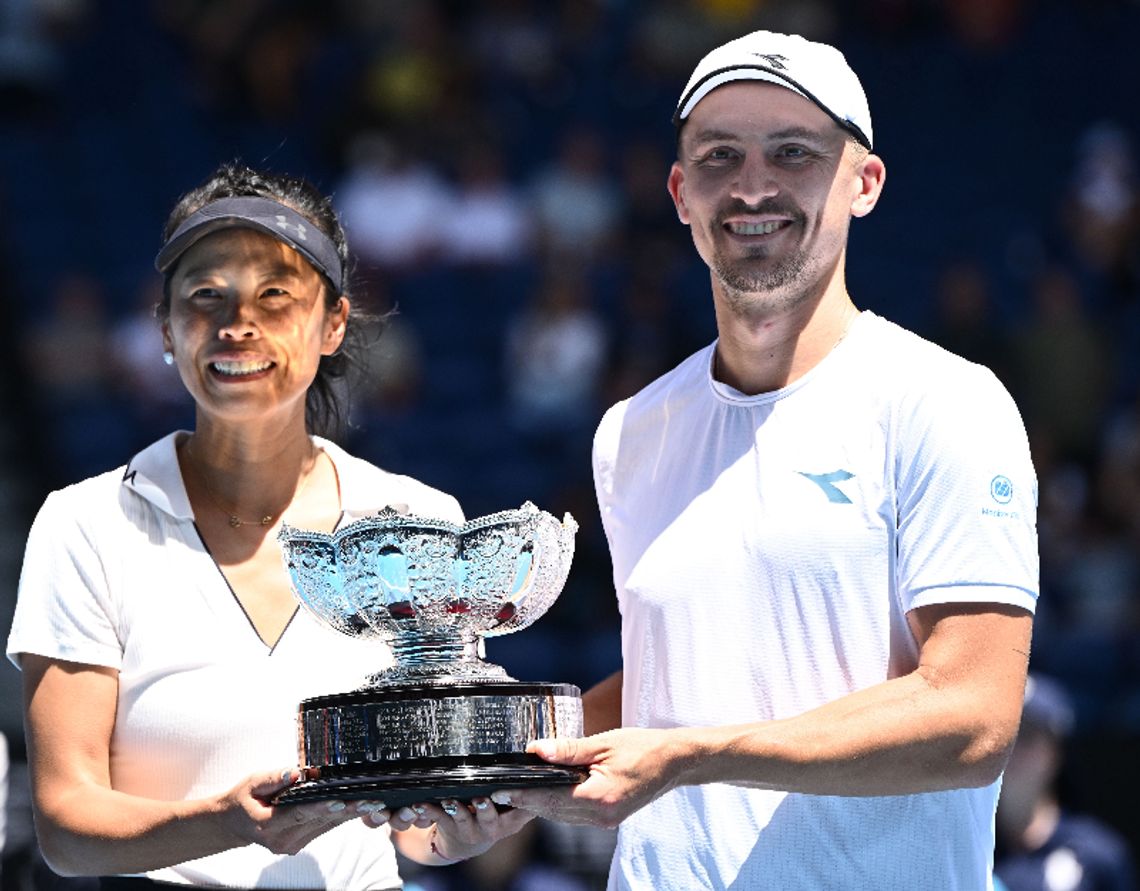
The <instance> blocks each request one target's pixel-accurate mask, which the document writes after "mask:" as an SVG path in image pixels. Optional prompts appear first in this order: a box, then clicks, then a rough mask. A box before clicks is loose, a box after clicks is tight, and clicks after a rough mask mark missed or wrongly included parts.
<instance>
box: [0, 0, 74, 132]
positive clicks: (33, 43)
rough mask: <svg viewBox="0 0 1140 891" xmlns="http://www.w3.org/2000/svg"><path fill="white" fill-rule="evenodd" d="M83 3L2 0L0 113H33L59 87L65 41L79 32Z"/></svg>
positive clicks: (50, 101) (64, 0)
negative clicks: (0, 111)
mask: <svg viewBox="0 0 1140 891" xmlns="http://www.w3.org/2000/svg"><path fill="white" fill-rule="evenodd" d="M88 13H89V3H88V0H52V2H45V0H4V2H3V3H0V109H3V110H4V112H5V113H6V115H10V114H11V113H12V112H15V111H28V110H33V111H34V110H38V109H40V108H42V107H44V106H46V105H50V104H52V103H54V101H55V100H56V98H57V97H56V93H57V91H58V90H59V89H60V88H61V86H62V81H63V73H64V65H65V54H64V43H65V41H66V39H67V38H68V37H69V36H70V35H71V34H73V33H74V32H76V31H78V30H80V29H82V27H83V26H84V25H85V23H86V20H87V15H88Z"/></svg>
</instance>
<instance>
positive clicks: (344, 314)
mask: <svg viewBox="0 0 1140 891" xmlns="http://www.w3.org/2000/svg"><path fill="white" fill-rule="evenodd" d="M350 308H351V306H350V304H349V302H348V298H347V297H339V298H337V302H336V306H334V307H333V308H332V309H330V310H329V311H328V313H327V314H326V316H325V342H324V344H323V346H322V348H321V355H322V356H331V355H332V354H333V353H335V352H336V351H337V350H339V349H340V345H341V344H342V343H343V342H344V332H345V330H346V329H347V327H348V311H349V309H350Z"/></svg>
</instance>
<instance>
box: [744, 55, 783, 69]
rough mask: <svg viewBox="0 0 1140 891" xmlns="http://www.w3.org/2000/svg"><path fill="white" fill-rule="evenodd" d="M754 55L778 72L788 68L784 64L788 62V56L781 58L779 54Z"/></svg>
mask: <svg viewBox="0 0 1140 891" xmlns="http://www.w3.org/2000/svg"><path fill="white" fill-rule="evenodd" d="M752 55H754V56H758V57H759V58H761V59H763V60H764V61H765V62H767V63H768V64H769V65H770V66H771V67H773V68H775V69H776V70H777V71H783V70H784V69H785V68H787V67H788V66H787V65H785V64H784V63H785V62H786V61H788V57H787V56H781V55H780V54H779V53H753V54H752Z"/></svg>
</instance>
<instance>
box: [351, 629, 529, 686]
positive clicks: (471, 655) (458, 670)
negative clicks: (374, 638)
mask: <svg viewBox="0 0 1140 891" xmlns="http://www.w3.org/2000/svg"><path fill="white" fill-rule="evenodd" d="M391 647H392V655H393V657H394V658H395V660H396V664H395V665H393V666H392V667H391V668H389V669H386V670H385V671H382V672H379V673H378V674H375V675H372V676H371V677H370V678H369V679H368V682H369V683H370V684H373V685H377V684H435V683H451V682H455V681H509V680H513V679H512V678H511V677H510V675H508V674H507V673H506V671H504V670H503V669H502V668H501V667H500V666H498V665H495V664H494V663H491V662H487V661H485V660H484V659H483V658H482V657H481V654H480V649H481V648H480V640H479V637H478V636H477V635H476V634H474V633H473V632H470V631H464V632H460V633H458V634H457V633H456V631H454V630H449V631H435V632H430V631H428V632H425V631H416V632H414V633H411V634H399V635H397V636H396V637H394V638H393V639H392V641H391Z"/></svg>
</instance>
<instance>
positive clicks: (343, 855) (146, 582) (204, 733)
mask: <svg viewBox="0 0 1140 891" xmlns="http://www.w3.org/2000/svg"><path fill="white" fill-rule="evenodd" d="M179 435H180V434H171V435H170V436H168V437H166V438H164V439H162V440H160V441H159V442H157V443H155V444H154V445H152V446H150V447H148V448H147V449H145V450H144V451H142V452H140V453H139V454H138V455H136V456H135V457H134V458H133V459H132V460H131V462H130V464H128V465H127V466H126V467H125V468H119V469H118V470H116V471H112V472H110V473H105V474H102V475H101V476H97V477H93V478H91V479H89V480H86V481H84V482H82V483H79V484H77V485H74V486H69V487H68V488H66V489H63V490H61V491H59V492H53V493H52V494H51V495H49V496H48V498H47V500H46V501H45V502H44V505H43V507H42V508H41V509H40V512H39V514H38V516H37V517H36V520H35V522H34V524H33V526H32V530H31V533H30V535H29V537H28V545H27V552H26V555H25V559H24V566H23V572H22V574H21V578H20V590H19V599H18V602H17V605H16V612H15V617H14V620H13V623H12V630H11V634H10V636H9V638H8V655H9V657H10V658H11V659H12V661H13V662H15V663H16V664H17V665H18V664H19V657H20V655H21V654H22V653H36V654H39V655H43V656H49V657H52V658H55V659H63V660H67V661H69V662H80V663H86V664H90V665H102V666H107V667H110V668H114V669H117V670H118V672H119V696H118V712H117V715H116V719H115V728H114V732H113V735H112V738H111V753H110V755H111V763H110V768H111V783H112V785H113V787H114V788H115V789H118V790H121V791H124V792H129V793H132V794H135V795H141V796H146V797H148V798H156V799H163V800H176V799H188V798H196V797H201V796H208V795H213V794H217V793H219V792H223V791H225V790H227V789H229V788H231V787H232V786H233V785H234V784H235V783H236V782H238V781H239V780H240V779H242V778H243V777H245V776H247V775H248V774H250V773H253V772H257V771H265V770H276V769H283V768H285V767H288V766H290V765H295V764H297V762H298V750H297V728H296V715H297V706H298V703H299V702H300V700H302V699H304V698H306V697H309V696H314V695H319V694H323V693H338V692H344V691H348V690H352V689H355V688H356V687H358V686H359V685H360V683H361V681H362V680H363V679H364V677H365V676H366V675H367V674H369V673H371V672H374V671H377V670H379V669H381V668H384V667H387V666H388V665H390V664H391V653H390V651H389V650H388V648H387V647H386V646H385V645H383V644H381V643H379V642H362V641H355V640H350V639H349V638H346V637H344V636H343V635H341V634H339V633H338V632H335V631H333V630H331V629H328V628H327V627H325V626H324V625H322V624H321V623H319V622H318V621H317V620H316V619H314V618H313V617H312V616H311V615H310V614H309V613H308V612H307V611H306V610H304V609H299V610H298V612H297V613H296V614H295V615H294V617H293V619H292V621H291V622H290V624H289V626H288V627H287V628H286V629H285V631H284V633H283V634H282V636H281V638H280V640H279V641H278V642H277V644H276V645H275V646H274V647H272V648H270V647H269V646H267V645H266V644H265V643H264V642H263V641H262V640H261V638H260V637H259V636H258V635H257V632H256V631H255V630H254V628H253V625H252V624H251V623H250V621H249V619H248V618H247V617H246V615H245V613H244V611H243V610H242V607H241V605H240V604H239V602H238V601H237V599H236V598H235V597H234V595H233V592H232V591H231V589H230V587H229V585H228V584H227V582H226V580H225V578H224V576H223V575H222V573H221V571H220V569H219V568H218V566H217V564H216V563H215V562H214V560H213V558H212V557H211V556H210V554H209V553H208V552H207V550H206V547H205V545H204V544H203V542H202V539H201V537H200V536H199V534H198V532H197V529H196V527H195V525H194V520H193V514H192V512H191V508H190V503H189V500H188V499H187V497H186V491H185V489H184V487H183V484H182V478H181V474H180V472H179V469H178V461H177V456H176V453H175V443H176V439H177V437H178V436H179ZM314 442H315V443H316V445H318V446H319V447H320V448H321V449H323V450H324V452H325V453H326V454H327V455H328V456H329V458H330V459H331V460H332V462H333V464H334V466H335V467H336V471H337V475H338V477H339V481H340V489H341V499H342V507H343V509H344V510H345V511H346V514H352V513H360V514H365V513H370V512H375V511H377V510H379V509H380V508H383V507H384V506H386V505H402V506H406V507H407V508H408V509H409V510H411V511H412V512H413V513H417V514H421V515H425V516H435V517H441V518H444V519H446V520H448V521H450V522H455V523H461V522H462V521H463V515H462V511H461V510H460V508H459V505H458V503H457V502H456V501H455V499H454V498H452V497H451V496H449V495H445V494H443V493H442V492H438V491H436V490H434V489H431V488H429V487H427V486H425V485H423V484H421V483H418V482H416V481H415V480H412V479H409V478H408V477H402V476H396V475H394V474H390V473H386V472H384V471H382V470H380V469H379V468H376V467H374V466H372V465H370V464H368V463H367V462H364V461H361V460H359V459H357V458H353V457H352V456H350V455H348V454H347V453H346V452H344V451H343V450H341V449H339V448H338V447H337V446H335V445H333V444H332V443H330V442H327V441H325V440H322V439H318V438H314ZM284 571H285V570H284V567H282V572H284ZM148 875H149V876H150V877H151V878H153V879H155V880H157V881H163V882H175V883H184V884H196V885H219V886H223V887H225V886H228V887H240V888H255V887H266V888H326V887H327V888H333V889H352V891H356V889H367V888H396V887H400V884H401V883H400V879H399V876H398V874H397V870H396V860H395V853H394V851H393V848H392V844H391V841H390V839H389V837H388V829H387V827H385V828H383V829H371V828H369V827H366V826H364V824H363V823H362V822H361V821H359V820H352V821H349V822H347V823H345V824H343V825H341V826H340V827H338V828H336V829H334V830H332V831H331V832H328V833H326V834H325V835H323V836H321V837H320V838H317V839H315V840H314V841H313V842H311V843H310V844H309V845H308V846H307V847H306V848H305V849H304V850H303V851H301V852H300V853H299V854H297V855H295V856H280V855H276V854H272V853H270V852H269V851H268V850H267V849H265V848H263V847H260V846H257V845H249V846H246V847H243V848H237V849H234V850H230V851H224V852H222V853H219V854H215V855H212V856H209V857H203V858H200V859H198V860H193V861H190V862H187V863H182V864H179V865H177V866H172V867H170V868H167V869H159V870H155V871H153V872H150V873H148Z"/></svg>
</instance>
